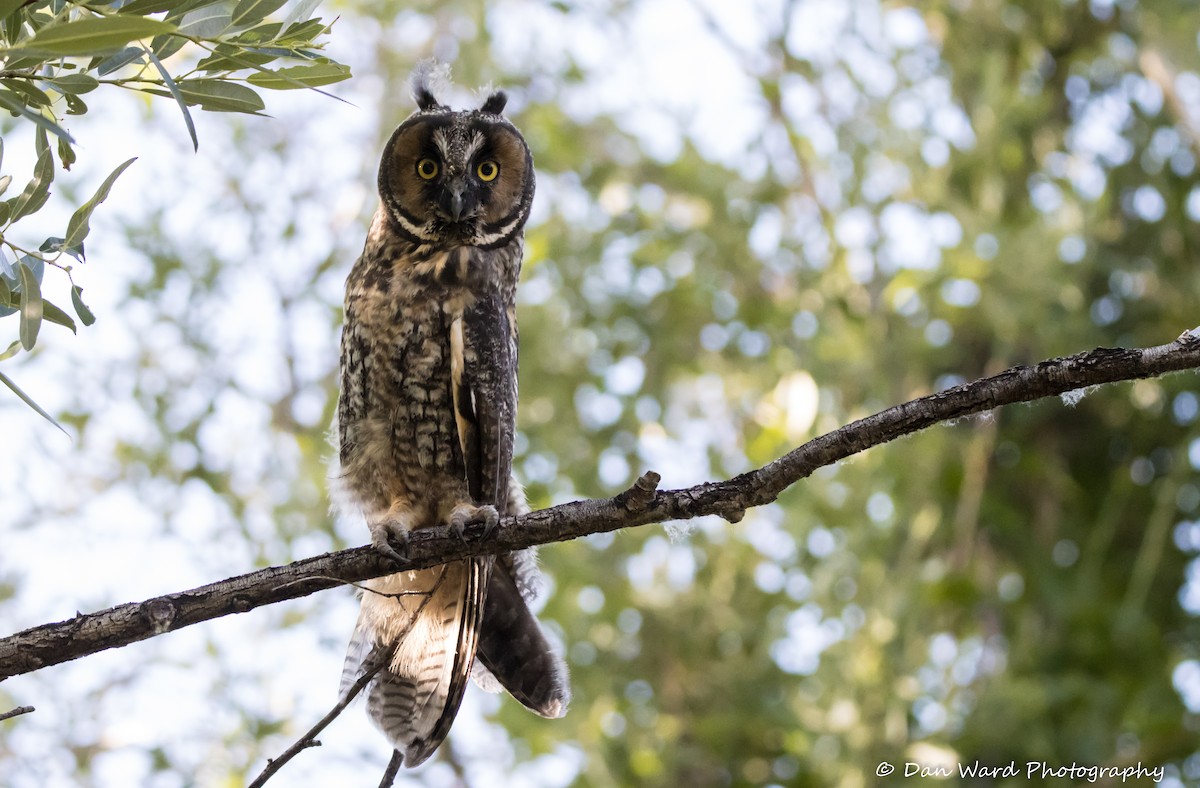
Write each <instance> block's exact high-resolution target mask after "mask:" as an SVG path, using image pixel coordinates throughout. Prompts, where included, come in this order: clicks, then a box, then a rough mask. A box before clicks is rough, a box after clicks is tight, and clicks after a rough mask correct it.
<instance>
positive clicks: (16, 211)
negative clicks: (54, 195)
mask: <svg viewBox="0 0 1200 788" xmlns="http://www.w3.org/2000/svg"><path fill="white" fill-rule="evenodd" d="M53 180H54V156H53V154H51V153H50V150H49V148H47V149H45V150H43V151H42V152H41V153H40V154H38V160H37V164H36V165H34V168H33V179H32V180H30V181H29V183H28V184H26V185H25V189H24V191H22V192H21V193H20V194H19V195H17V196H16V197H14V198H13V199H11V200H9V201H8V202H9V206H10V210H11V213H10V214H9V221H11V222H15V221H16V220H17V219H20V218H21V217H22V216H28V215H29V214H31V213H34V212H36V211H37V210H38V209H39V208H41V207H42V206H43V205H45V204H46V200H47V198H49V197H50V184H51V182H53Z"/></svg>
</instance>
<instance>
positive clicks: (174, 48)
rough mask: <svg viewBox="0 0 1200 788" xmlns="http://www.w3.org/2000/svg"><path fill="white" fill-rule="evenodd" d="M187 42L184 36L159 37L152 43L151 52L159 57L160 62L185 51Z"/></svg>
mask: <svg viewBox="0 0 1200 788" xmlns="http://www.w3.org/2000/svg"><path fill="white" fill-rule="evenodd" d="M187 42H188V41H187V39H186V38H184V37H183V36H159V37H158V38H156V39H154V40H153V41H151V42H150V51H151V52H153V53H154V54H155V55H158V58H159V60H165V59H167V58H169V57H170V56H171V55H174V54H175V53H176V52H178V51H179V50H181V49H183V48H184V46H185V45H186V44H187Z"/></svg>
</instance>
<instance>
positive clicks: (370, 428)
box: [333, 64, 570, 766]
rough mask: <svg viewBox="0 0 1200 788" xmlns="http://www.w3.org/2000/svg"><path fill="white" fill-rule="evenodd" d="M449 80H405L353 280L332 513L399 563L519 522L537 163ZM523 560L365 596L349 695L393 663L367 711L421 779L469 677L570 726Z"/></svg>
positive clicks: (530, 571)
mask: <svg viewBox="0 0 1200 788" xmlns="http://www.w3.org/2000/svg"><path fill="white" fill-rule="evenodd" d="M441 72H443V69H441V68H440V67H437V66H434V65H432V64H429V65H425V64H423V65H422V66H421V67H418V69H417V71H416V73H415V74H414V75H413V80H412V88H413V97H414V98H415V99H416V103H417V107H418V110H417V112H416V113H414V114H413V115H412V116H410V117H409V118H408V119H407V120H405V121H404V122H403V123H401V124H400V126H399V127H398V128H397V129H396V131H395V132H394V133H393V134H392V136H391V138H390V139H389V140H388V142H387V145H386V146H385V147H384V151H383V157H382V161H381V162H380V165H379V196H380V206H379V209H378V210H377V211H376V213H375V217H374V219H373V220H372V222H371V227H370V231H369V232H368V234H367V241H366V245H365V247H364V249H363V253H362V256H361V257H359V259H358V261H357V262H356V263H355V265H354V267H353V269H352V270H351V272H350V276H349V279H348V280H347V282H346V304H345V307H346V312H345V325H344V327H343V329H342V344H341V394H340V397H339V399H338V408H337V428H336V439H337V443H338V457H339V465H338V468H337V469H336V471H335V472H334V474H333V478H334V483H335V484H334V487H335V499H336V500H337V502H338V505H339V507H340V508H341V510H342V512H343V514H348V515H351V516H358V515H361V517H362V518H363V519H365V520H366V523H367V526H368V527H369V529H370V534H371V542H372V543H373V544H374V545H375V546H376V547H377V548H378V549H379V550H381V551H382V552H384V553H386V554H388V555H389V556H392V557H393V558H397V559H399V560H400V561H403V558H402V556H400V555H399V554H398V552H397V551H396V550H395V548H393V547H392V546H391V545H389V541H388V540H389V537H390V538H392V539H393V540H394V541H395V542H397V543H399V544H400V545H403V544H404V543H405V542H406V539H407V534H408V532H409V531H411V530H412V529H414V528H423V527H429V526H435V525H445V524H449V525H451V526H452V527H454V528H455V529H456V530H458V531H459V533H461V532H462V529H463V528H464V527H465V526H466V524H467V523H468V522H472V521H478V520H482V521H484V522H485V523H486V525H487V526H488V527H491V526H493V525H494V524H495V523H496V521H497V518H498V517H499V516H500V515H502V514H506V513H507V514H520V513H524V512H526V511H528V508H527V505H526V503H525V496H524V491H523V490H522V489H521V487H520V486H519V485H518V484H516V482H515V481H514V480H513V479H512V476H511V470H512V451H513V431H514V429H515V418H516V406H517V325H516V316H515V303H514V299H515V291H516V286H517V277H518V274H519V273H520V268H521V255H522V251H523V233H524V226H525V221H526V219H527V218H528V217H529V208H530V204H531V202H532V200H533V190H534V171H533V158H532V156H531V154H530V152H529V148H528V147H527V146H526V144H525V140H524V138H523V137H522V136H521V133H520V132H519V131H517V129H516V127H514V126H513V125H512V123H510V122H509V121H508V120H507V119H506V118H504V117H503V116H502V114H501V113H502V112H503V110H504V106H505V103H506V96H505V94H504V93H502V92H495V93H492V94H491V95H490V96H488V98H487V99H486V100H485V101H484V102H483V104H482V106H481V107H480V108H479V109H476V110H461V111H455V110H452V109H450V108H449V107H448V106H445V105H443V104H441V103H440V102H439V100H438V99H437V98H436V97H435V96H434V90H435V85H434V82H435V80H436V79H437V78H438V77H440V76H441ZM538 579H539V575H538V572H537V568H536V564H535V562H534V557H533V554H532V553H531V552H529V551H521V552H517V553H510V554H507V555H502V556H498V557H496V558H491V557H485V558H472V559H469V560H466V561H457V562H453V563H450V564H446V565H443V566H439V567H435V568H432V569H425V570H420V571H400V572H397V573H396V574H393V575H388V576H386V577H381V578H379V579H377V580H373V581H371V582H369V583H366V584H365V588H364V593H363V596H362V609H361V612H360V614H359V618H358V623H357V625H356V626H355V629H354V635H353V637H352V639H351V641H350V648H349V653H348V654H347V656H346V666H345V669H344V670H343V673H342V692H343V693H345V691H346V690H347V689H348V688H349V686H350V685H351V684H353V683H354V682H355V680H356V679H357V678H358V676H360V675H362V671H363V669H364V664H365V663H367V662H368V661H369V660H371V659H372V657H374V656H375V655H385V654H386V653H387V652H388V650H390V649H392V648H394V649H395V652H394V654H393V655H392V657H391V660H390V662H389V663H388V664H387V666H386V668H385V669H384V670H382V671H381V672H380V673H378V674H377V675H376V677H375V679H374V680H373V681H372V682H371V683H370V685H369V686H368V687H367V689H366V696H367V711H368V714H369V716H370V717H371V719H372V720H373V721H374V723H375V724H376V725H377V726H378V727H379V728H380V730H382V731H383V733H384V735H385V736H387V738H388V740H389V741H390V742H391V744H392V746H394V747H395V748H396V750H398V751H399V752H400V753H401V754H402V755H403V759H404V765H406V766H415V765H417V764H419V763H421V762H422V761H424V760H425V759H426V758H428V757H429V756H430V755H431V754H432V753H433V751H434V750H435V749H436V748H437V747H438V745H439V744H440V743H441V742H442V740H443V739H444V738H445V737H446V734H447V733H448V732H449V729H450V725H451V723H452V722H453V721H454V716H455V714H456V713H457V712H458V707H459V704H460V702H461V701H462V696H463V692H464V690H465V689H466V684H467V678H468V677H469V676H471V675H472V674H474V676H475V680H476V682H477V683H479V684H480V685H481V686H483V687H484V688H485V689H488V690H490V691H498V690H499V689H500V688H501V687H503V688H504V689H506V690H508V692H510V693H511V694H512V695H513V697H515V698H516V699H517V700H518V701H520V702H521V703H522V704H524V705H525V706H526V707H527V708H529V709H531V710H532V711H534V712H536V713H538V714H540V715H542V716H545V717H559V716H562V715H563V714H564V713H565V712H566V706H567V703H568V701H569V699H570V690H569V689H568V685H567V677H566V666H565V665H564V663H563V661H562V659H561V657H559V656H558V655H557V654H556V653H555V652H554V651H553V650H552V648H551V646H550V644H549V642H548V641H547V638H546V636H545V635H544V633H543V632H542V629H541V627H540V625H539V624H538V621H537V619H536V618H535V617H534V615H533V613H532V612H531V611H530V609H529V606H528V603H529V602H530V600H531V598H532V596H533V595H534V594H535V592H536V588H537V585H538V582H537V581H538Z"/></svg>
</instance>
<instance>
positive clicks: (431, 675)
mask: <svg viewBox="0 0 1200 788" xmlns="http://www.w3.org/2000/svg"><path fill="white" fill-rule="evenodd" d="M492 562H493V559H491V558H472V559H468V560H466V561H458V562H454V563H451V564H446V565H445V566H442V567H437V568H434V569H428V570H421V571H416V572H401V573H398V574H395V575H389V576H387V577H385V578H380V579H379V580H377V581H372V583H370V584H368V588H370V589H372V590H373V591H377V592H380V593H382V594H390V595H392V596H381V595H380V593H371V591H368V592H367V594H366V595H365V596H364V597H363V606H362V610H361V612H360V613H359V620H358V625H357V626H356V628H355V632H354V636H353V637H352V639H351V641H350V649H349V653H348V654H347V656H346V667H345V668H344V669H343V671H342V687H343V694H344V692H345V691H346V690H347V689H348V688H349V686H350V685H352V684H353V683H354V681H355V680H357V677H358V676H360V675H362V670H363V664H364V663H365V662H366V661H368V660H369V657H370V656H372V655H375V654H377V653H379V652H380V650H388V649H391V647H392V644H393V643H394V644H395V652H394V653H393V655H392V658H391V661H390V663H389V664H388V666H387V667H385V668H384V669H383V670H381V671H380V672H379V673H378V674H377V675H376V677H375V679H374V680H372V681H371V683H370V685H369V686H368V688H367V714H368V716H369V717H370V718H371V720H372V721H373V722H374V723H375V725H376V726H377V727H378V728H379V729H380V730H381V731H383V733H384V735H385V736H387V738H388V740H389V741H390V742H391V744H392V746H393V747H395V748H396V749H397V750H399V751H400V752H401V753H403V754H404V765H405V766H409V767H411V766H416V765H417V764H420V763H422V762H423V761H425V760H426V759H427V758H429V756H430V755H432V754H433V751H434V750H436V749H437V747H438V745H439V744H441V743H442V740H443V739H445V738H446V734H447V733H449V731H450V725H451V723H453V721H454V717H455V715H456V714H457V713H458V708H459V705H460V704H461V703H462V697H463V692H464V690H465V689H466V685H467V680H468V679H469V678H470V675H471V665H472V663H473V662H474V659H475V651H476V648H477V645H478V641H479V630H480V627H481V624H482V620H483V612H484V603H485V599H486V596H487V589H488V577H489V575H490V574H491V568H492Z"/></svg>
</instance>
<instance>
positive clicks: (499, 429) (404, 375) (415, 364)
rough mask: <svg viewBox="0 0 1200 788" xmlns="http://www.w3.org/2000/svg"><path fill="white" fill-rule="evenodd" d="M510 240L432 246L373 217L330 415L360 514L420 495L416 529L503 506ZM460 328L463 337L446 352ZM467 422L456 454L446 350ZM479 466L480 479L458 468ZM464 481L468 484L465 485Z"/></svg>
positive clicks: (513, 264)
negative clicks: (469, 426) (465, 507)
mask: <svg viewBox="0 0 1200 788" xmlns="http://www.w3.org/2000/svg"><path fill="white" fill-rule="evenodd" d="M520 263H521V244H520V243H519V241H518V242H516V243H513V244H510V245H509V246H506V247H503V248H500V249H494V250H492V249H479V248H476V247H467V246H464V247H458V248H454V249H449V250H444V249H443V250H433V249H428V248H426V247H423V246H416V245H413V244H410V243H407V242H405V241H404V240H403V239H401V238H400V237H398V236H397V235H396V234H395V233H393V232H390V231H389V228H388V226H387V220H386V219H385V218H384V216H383V214H382V212H381V213H380V214H378V215H377V216H376V217H375V220H374V221H373V222H372V227H371V232H370V234H369V235H368V238H367V245H366V248H365V249H364V250H363V254H362V256H361V257H360V258H359V260H358V262H357V263H356V264H355V266H354V268H353V270H352V271H351V273H350V277H349V279H348V281H347V287H346V316H345V326H344V328H343V334H342V396H341V400H340V402H339V408H338V425H339V432H340V452H339V453H340V460H341V465H342V476H343V480H344V482H345V483H346V485H347V486H348V487H349V488H350V489H349V492H351V494H352V495H354V497H355V498H357V499H358V500H357V503H358V504H360V505H361V506H362V508H363V511H364V514H366V515H367V517H368V518H370V517H371V515H372V513H374V512H379V511H383V510H386V509H387V508H388V507H389V506H390V505H391V504H392V503H393V502H394V501H395V499H396V498H397V496H403V497H408V496H411V495H412V494H413V493H416V492H420V493H421V495H422V497H423V499H424V500H423V501H421V502H419V501H414V503H424V504H425V506H426V507H427V508H426V511H427V512H428V515H429V517H428V521H429V522H428V524H440V522H443V521H444V515H445V513H446V511H447V507H449V506H453V505H454V504H455V503H457V502H460V501H465V500H472V501H475V502H476V503H480V504H492V505H494V506H496V507H497V508H498V509H499V510H500V511H503V510H504V508H505V500H506V495H507V479H508V473H509V470H510V466H511V454H512V436H513V430H514V428H515V414H516V379H517V329H516V319H515V312H514V299H515V291H516V280H517V277H518V276H519V273H520ZM456 321H461V322H460V325H461V329H460V330H461V331H462V333H463V336H464V339H465V341H464V342H463V343H462V345H461V347H460V348H454V347H452V342H451V335H452V333H453V331H454V325H455V322H456ZM455 351H458V352H461V353H462V358H461V359H458V360H457V361H458V362H460V363H461V377H462V378H463V380H462V382H463V383H464V384H465V386H466V389H467V390H468V391H469V392H470V394H469V396H470V403H469V404H471V405H472V406H473V409H474V411H477V412H474V413H473V414H472V415H473V418H474V419H475V420H477V421H478V423H479V427H478V430H479V434H478V438H479V444H478V446H479V450H480V452H481V453H482V454H483V455H486V456H485V457H484V462H483V464H482V465H479V466H476V465H475V459H476V458H473V457H472V458H468V457H466V456H465V455H464V446H463V444H462V437H463V435H462V433H461V429H460V428H461V426H462V424H461V416H462V412H463V408H462V405H464V404H467V403H465V402H463V401H462V400H463V398H462V397H460V398H459V400H460V401H459V402H458V403H457V404H456V400H455V390H454V389H455V382H456V381H455V380H454V375H453V371H454V370H453V369H452V367H453V366H454V365H455V363H456V359H455V358H454V357H453V356H454V352H455ZM475 467H479V468H481V469H483V470H485V475H484V478H483V479H481V480H480V482H481V484H478V486H476V485H469V484H468V477H467V474H468V471H469V470H473V469H474V468H475ZM471 486H475V489H470V487H471Z"/></svg>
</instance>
